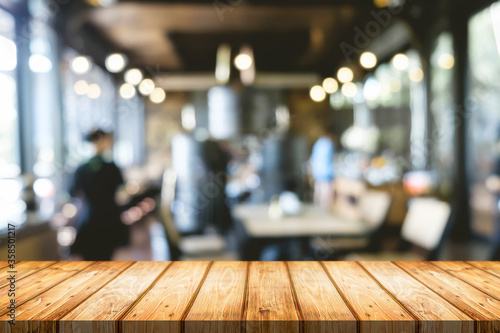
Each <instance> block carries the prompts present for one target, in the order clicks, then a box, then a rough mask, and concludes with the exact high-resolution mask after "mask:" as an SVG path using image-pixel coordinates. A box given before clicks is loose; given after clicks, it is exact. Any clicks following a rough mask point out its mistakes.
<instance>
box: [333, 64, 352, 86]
mask: <svg viewBox="0 0 500 333" xmlns="http://www.w3.org/2000/svg"><path fill="white" fill-rule="evenodd" d="M337 78H338V79H339V81H340V82H342V83H347V82H351V81H352V79H353V78H354V74H353V72H352V70H351V69H350V68H347V67H342V68H340V69H339V71H338V72H337Z"/></svg>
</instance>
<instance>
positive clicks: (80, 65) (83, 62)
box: [71, 56, 91, 74]
mask: <svg viewBox="0 0 500 333" xmlns="http://www.w3.org/2000/svg"><path fill="white" fill-rule="evenodd" d="M90 66H91V64H90V60H89V59H88V58H87V57H83V56H80V57H76V58H75V59H73V61H71V70H72V71H73V73H76V74H85V73H87V72H88V71H89V70H90Z"/></svg>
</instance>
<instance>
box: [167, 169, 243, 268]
mask: <svg viewBox="0 0 500 333" xmlns="http://www.w3.org/2000/svg"><path fill="white" fill-rule="evenodd" d="M176 179H177V177H176V174H175V171H174V170H172V169H167V170H166V171H165V173H164V175H163V184H162V193H161V207H160V216H161V221H162V223H163V225H164V227H165V231H166V234H167V239H168V242H169V243H170V245H171V248H173V250H172V251H171V252H180V254H179V259H180V260H189V261H204V260H217V261H234V260H238V255H237V254H236V253H231V252H228V251H227V243H226V241H225V239H224V238H223V237H222V236H220V235H218V234H216V233H213V234H205V235H194V236H182V235H181V234H180V233H179V231H178V230H177V228H176V227H175V223H174V220H173V216H172V212H171V210H170V207H171V205H172V202H173V200H174V196H175V183H176ZM174 256H175V255H174Z"/></svg>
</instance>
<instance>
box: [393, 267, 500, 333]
mask: <svg viewBox="0 0 500 333" xmlns="http://www.w3.org/2000/svg"><path fill="white" fill-rule="evenodd" d="M395 264H396V265H397V266H399V267H400V268H402V269H403V270H405V271H406V272H408V273H409V274H410V275H412V277H414V278H415V279H417V280H419V281H421V282H422V283H424V284H425V285H426V286H427V287H428V288H430V289H432V290H433V291H434V292H435V293H437V294H438V295H440V296H441V297H443V298H445V299H446V300H447V301H448V302H450V303H451V304H453V305H454V306H456V307H457V308H458V309H460V310H461V311H462V312H464V313H465V314H467V315H468V316H470V317H471V318H473V319H474V320H476V321H477V330H476V331H477V332H500V301H498V300H497V299H495V298H493V297H491V296H489V295H487V294H485V293H483V292H481V291H480V290H478V289H477V288H474V287H473V286H471V285H470V284H468V283H466V282H464V281H462V280H460V279H458V278H456V277H454V276H452V275H450V274H448V273H446V272H445V271H443V270H441V269H439V268H437V267H436V266H434V265H432V264H430V263H428V262H396V263H395Z"/></svg>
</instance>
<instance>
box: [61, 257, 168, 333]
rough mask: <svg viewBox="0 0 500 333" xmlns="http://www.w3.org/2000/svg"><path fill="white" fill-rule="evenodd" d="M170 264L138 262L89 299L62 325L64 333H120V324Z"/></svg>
mask: <svg viewBox="0 0 500 333" xmlns="http://www.w3.org/2000/svg"><path fill="white" fill-rule="evenodd" d="M169 264H170V263H169V262H159V261H149V262H148V261H142V262H136V263H134V264H133V265H132V266H130V267H129V268H127V269H126V270H125V271H123V272H122V273H121V274H120V275H119V276H118V277H117V278H116V279H114V280H113V281H111V282H110V283H109V284H107V285H106V286H105V287H104V288H102V289H100V290H99V291H98V292H96V293H95V294H93V295H92V296H91V297H89V298H87V299H86V300H85V301H84V302H82V303H80V305H79V306H77V307H76V308H74V309H73V310H72V311H71V312H69V313H68V314H66V315H65V316H64V317H63V318H62V319H61V320H60V322H59V329H60V332H74V331H78V330H79V331H81V332H93V331H95V332H116V331H117V330H118V327H117V326H118V325H117V321H118V319H120V317H121V316H122V315H123V314H124V313H125V312H126V311H127V310H128V309H129V308H130V307H131V306H133V305H134V303H135V302H136V301H137V300H138V299H139V298H140V297H141V295H143V293H144V292H145V291H147V290H148V288H149V287H150V286H151V285H152V284H153V283H154V282H155V281H156V280H157V278H158V277H159V276H160V275H161V274H162V273H163V272H164V271H165V269H166V268H167V267H168V266H169Z"/></svg>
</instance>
